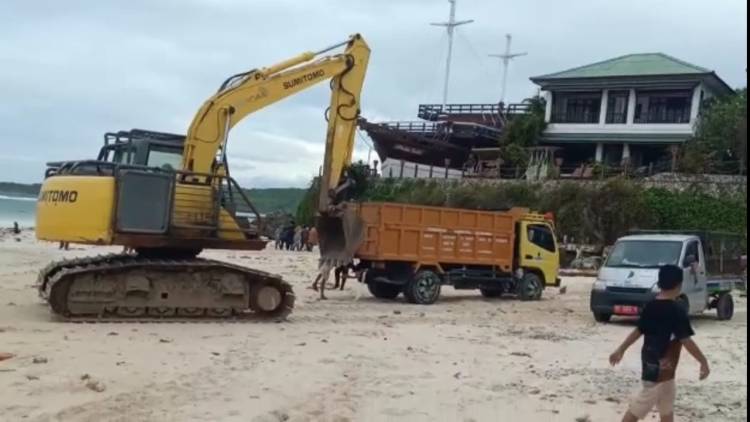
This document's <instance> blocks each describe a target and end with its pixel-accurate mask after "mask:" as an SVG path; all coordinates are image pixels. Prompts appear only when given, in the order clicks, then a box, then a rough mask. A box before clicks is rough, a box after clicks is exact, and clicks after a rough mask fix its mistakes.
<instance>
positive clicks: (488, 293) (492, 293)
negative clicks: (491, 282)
mask: <svg viewBox="0 0 750 422" xmlns="http://www.w3.org/2000/svg"><path fill="white" fill-rule="evenodd" d="M479 291H480V292H481V293H482V296H484V297H486V298H490V299H494V298H498V297H500V296H502V295H503V291H502V290H498V289H479Z"/></svg>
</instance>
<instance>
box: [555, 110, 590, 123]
mask: <svg viewBox="0 0 750 422" xmlns="http://www.w3.org/2000/svg"><path fill="white" fill-rule="evenodd" d="M552 123H581V124H595V123H599V110H595V111H590V112H588V111H584V112H566V113H554V112H553V113H552Z"/></svg>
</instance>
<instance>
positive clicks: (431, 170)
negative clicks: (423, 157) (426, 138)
mask: <svg viewBox="0 0 750 422" xmlns="http://www.w3.org/2000/svg"><path fill="white" fill-rule="evenodd" d="M434 170H435V167H434V166H433V165H432V164H430V179H432V172H433V171H434Z"/></svg>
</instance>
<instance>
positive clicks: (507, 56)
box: [489, 34, 529, 103]
mask: <svg viewBox="0 0 750 422" xmlns="http://www.w3.org/2000/svg"><path fill="white" fill-rule="evenodd" d="M512 42H513V36H512V35H510V34H505V53H504V54H490V55H489V56H490V57H495V58H498V59H500V60H501V61H502V64H503V82H502V90H501V91H500V102H501V103H504V102H505V90H506V89H507V87H508V65H510V61H511V60H513V59H515V58H516V57H521V56H526V55H528V54H529V53H525V52H524V53H511V52H510V44H511V43H512Z"/></svg>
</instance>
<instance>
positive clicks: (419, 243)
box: [357, 203, 528, 272]
mask: <svg viewBox="0 0 750 422" xmlns="http://www.w3.org/2000/svg"><path fill="white" fill-rule="evenodd" d="M358 207H359V214H360V216H361V217H362V219H363V220H364V221H365V226H366V229H365V230H366V232H365V233H366V236H365V242H364V244H363V245H362V247H361V248H360V249H359V251H358V253H357V257H358V258H360V259H363V260H367V261H402V262H413V263H417V264H418V265H420V266H422V265H429V266H438V265H445V264H457V265H482V266H494V267H496V268H498V269H501V270H502V271H506V272H510V271H511V270H512V268H513V262H514V257H515V253H514V252H515V247H516V235H515V233H516V223H517V221H518V220H519V219H520V218H522V216H523V215H525V214H526V213H527V212H528V210H526V209H520V208H518V209H513V210H511V211H508V212H491V211H473V210H463V209H454V208H442V207H426V206H415V205H404V204H394V203H363V204H359V205H358Z"/></svg>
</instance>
